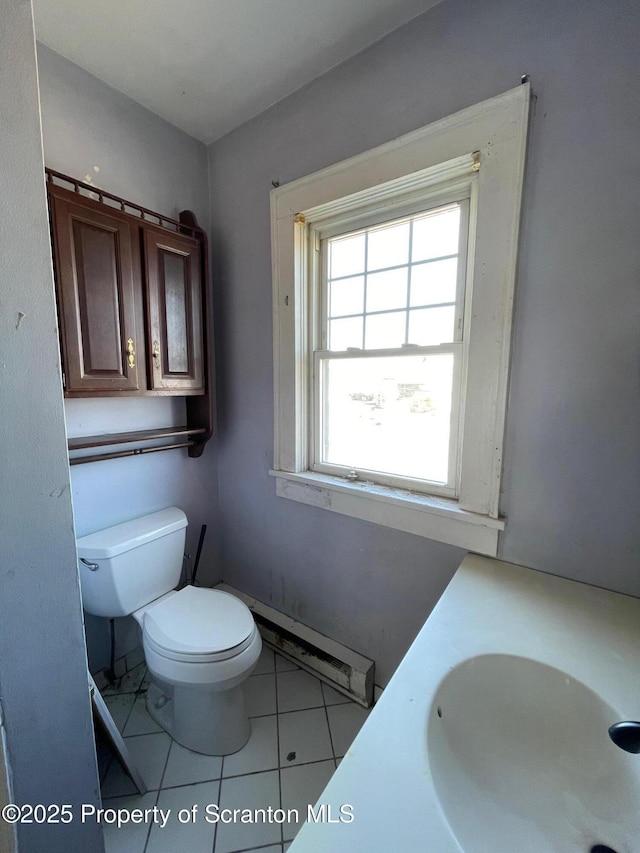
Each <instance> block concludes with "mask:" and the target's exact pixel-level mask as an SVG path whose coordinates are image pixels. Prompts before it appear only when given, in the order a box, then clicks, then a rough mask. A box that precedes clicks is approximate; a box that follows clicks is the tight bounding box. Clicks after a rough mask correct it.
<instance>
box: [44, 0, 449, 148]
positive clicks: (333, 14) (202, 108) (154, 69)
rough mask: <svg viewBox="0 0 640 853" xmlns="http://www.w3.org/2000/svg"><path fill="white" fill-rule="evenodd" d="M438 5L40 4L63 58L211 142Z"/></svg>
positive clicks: (183, 0) (199, 0) (143, 0)
mask: <svg viewBox="0 0 640 853" xmlns="http://www.w3.org/2000/svg"><path fill="white" fill-rule="evenodd" d="M437 2H439V0H33V6H34V13H35V24H36V35H37V38H38V40H39V41H42V42H44V43H45V44H47V45H48V46H49V47H51V48H52V49H53V50H55V51H56V52H57V53H60V54H62V55H63V56H65V57H66V58H67V59H70V60H71V61H72V62H74V63H76V64H77V65H80V66H81V67H82V68H84V69H86V70H87V71H89V72H91V74H94V75H95V76H96V77H99V78H100V79H101V80H104V82H105V83H108V84H109V85H110V86H112V87H113V88H114V89H118V90H119V91H120V92H124V94H126V95H128V96H129V97H130V98H133V100H135V101H137V102H138V103H140V104H142V105H143V106H145V107H147V109H149V110H151V111H152V112H154V113H156V114H157V115H159V116H162V117H163V118H164V119H166V120H167V121H170V122H171V123H172V124H175V125H176V126H177V127H179V128H181V129H182V130H184V131H186V132H187V133H189V134H190V135H191V136H194V137H196V138H197V139H200V140H202V141H203V142H206V143H209V142H212V141H214V140H215V139H218V138H219V137H221V136H223V135H224V134H225V133H228V132H229V131H230V130H232V129H233V128H234V127H237V126H239V125H240V124H243V123H244V122H245V121H247V120H248V119H250V118H252V117H253V116H255V115H258V114H259V113H261V112H262V111H263V110H265V109H266V108H267V107H269V106H271V105H272V104H274V103H276V102H277V101H279V100H281V99H282V98H284V97H286V95H289V94H290V93H291V92H294V91H295V90H296V89H299V88H300V87H301V86H304V85H305V84H306V83H308V82H310V81H311V80H313V79H314V78H315V77H317V76H318V75H320V74H322V73H324V72H325V71H328V70H329V69H330V68H332V67H333V66H335V65H337V64H339V63H340V62H342V61H343V60H345V59H347V58H348V57H349V56H353V54H355V53H358V52H359V51H360V50H362V49H363V48H365V47H367V46H368V45H370V44H373V43H374V42H376V41H378V39H380V38H382V36H384V35H385V34H386V33H388V32H391V31H392V30H394V29H396V28H397V27H399V26H401V25H402V24H404V23H406V22H407V21H409V20H411V19H412V18H414V17H415V16H416V15H419V14H420V13H421V12H423V11H425V10H426V9H429V8H431V7H432V6H434V5H435V4H436V3H437Z"/></svg>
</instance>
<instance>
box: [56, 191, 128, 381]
mask: <svg viewBox="0 0 640 853" xmlns="http://www.w3.org/2000/svg"><path fill="white" fill-rule="evenodd" d="M49 198H50V203H51V206H52V218H53V237H54V240H53V242H54V251H55V264H56V279H57V285H58V287H57V291H58V300H59V309H60V310H59V317H60V326H61V330H60V331H61V338H62V350H63V359H64V371H65V392H66V394H67V396H82V395H91V396H99V395H100V394H102V393H108V392H118V391H137V390H139V389H140V386H141V384H142V387H143V388H144V385H145V367H144V341H143V337H142V335H139V334H138V333H137V329H136V301H137V300H138V301H139V300H140V299H141V292H140V291H141V282H140V274H139V272H136V267H135V266H134V264H135V262H136V260H137V261H138V269H139V257H138V255H139V252H138V250H137V246H136V242H135V236H134V232H133V231H132V229H131V225H130V223H129V221H128V220H127V219H126V218H124V217H122V218H121V217H119V215H118V212H117V211H114V212H113V214H112V213H111V212H110V211H106V210H105V208H104V206H103V205H101V206H100V207H99V208H98V205H97V204H95V203H93V202H92V201H91V200H90V199H84V198H83V197H82V196H79V195H77V194H75V193H72V192H69V191H68V190H64V189H61V188H60V187H56V186H51V185H50V186H49ZM96 208H98V209H96ZM134 254H135V255H136V258H135V259H134ZM136 291H137V292H136Z"/></svg>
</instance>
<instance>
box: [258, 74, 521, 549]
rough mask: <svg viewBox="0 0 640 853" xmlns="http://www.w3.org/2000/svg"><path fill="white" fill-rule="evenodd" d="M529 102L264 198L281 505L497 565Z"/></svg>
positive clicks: (397, 144)
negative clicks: (300, 505) (396, 532)
mask: <svg viewBox="0 0 640 853" xmlns="http://www.w3.org/2000/svg"><path fill="white" fill-rule="evenodd" d="M528 104H529V87H528V85H524V86H521V87H518V89H515V90H512V91H511V92H507V93H506V94H504V95H501V96H499V97H497V98H494V99H492V100H491V101H487V102H484V103H483V104H479V105H477V106H475V107H471V108H470V109H468V110H464V111H463V112H461V113H457V114H456V115H454V116H451V117H450V118H448V119H444V120H443V121H441V122H437V123H436V124H434V125H430V126H428V127H427V128H423V129H421V130H419V131H416V132H414V133H412V134H409V135H408V136H406V137H402V138H401V139H399V140H395V141H394V142H392V143H389V144H387V145H384V146H381V147H380V148H377V149H374V150H373V151H369V152H366V153H365V154H363V155H360V156H359V157H356V158H353V159H352V160H348V161H345V162H344V163H340V164H338V165H336V166H334V167H331V168H329V169H325V170H324V171H322V172H319V173H316V174H314V175H311V176H309V177H307V178H302V179H300V180H299V181H294V182H293V183H291V184H288V185H286V186H283V187H280V188H278V189H276V190H274V192H273V193H272V244H273V270H274V331H275V335H274V344H275V347H274V350H275V351H274V359H275V459H274V470H273V471H272V474H273V475H274V476H275V477H276V491H277V493H278V494H279V495H281V496H282V497H286V498H290V499H293V500H300V501H303V502H305V503H310V504H313V505H315V506H321V507H324V508H326V509H329V510H332V511H335V512H341V513H346V514H349V515H352V516H355V517H357V518H362V519H365V520H368V521H373V522H375V523H379V524H383V525H387V526H390V527H395V528H398V529H401V530H406V531H408V532H411V533H416V534H418V535H422V536H427V537H430V538H433V539H437V540H440V541H444V542H449V543H451V544H456V545H459V546H461V547H464V548H467V549H469V550H474V551H478V552H480V553H485V554H491V555H495V554H496V552H497V542H498V534H499V531H500V530H502V529H503V528H504V520H503V519H501V518H500V517H499V488H500V475H501V469H502V437H503V431H504V417H505V408H506V393H507V378H508V359H509V344H510V333H511V313H512V302H513V289H514V281H515V264H516V247H517V236H518V225H519V211H520V196H521V188H522V175H523V168H524V150H525V141H526V129H527V117H528Z"/></svg>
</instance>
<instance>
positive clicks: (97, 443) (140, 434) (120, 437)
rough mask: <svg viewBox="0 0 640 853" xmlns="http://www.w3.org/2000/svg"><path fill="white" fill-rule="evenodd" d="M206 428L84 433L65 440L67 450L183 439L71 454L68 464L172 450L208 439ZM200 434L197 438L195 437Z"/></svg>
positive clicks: (192, 445) (189, 446)
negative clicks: (176, 439)
mask: <svg viewBox="0 0 640 853" xmlns="http://www.w3.org/2000/svg"><path fill="white" fill-rule="evenodd" d="M207 433H208V430H207V428H206V427H192V428H190V427H187V426H177V427H161V428H159V429H141V430H134V431H131V432H112V433H104V434H102V435H84V436H78V437H77V438H70V439H69V451H70V452H71V451H74V450H88V449H93V448H99V447H113V446H114V445H118V444H135V443H137V442H140V441H163V442H164V440H165V439H167V438H184V439H187V440H186V441H181V442H178V443H172V444H164V443H163V444H154V445H151V446H150V447H135V448H128V449H122V450H114V451H111V452H109V453H91V454H84V455H82V456H72V457H70V459H69V464H71V465H80V464H82V463H83V462H99V461H100V460H101V459H119V458H121V457H124V456H140V455H142V454H146V453H154V452H158V451H161V450H176V449H178V448H181V447H188V448H191V447H194V446H196V445H198V444H201V443H202V444H204V442H205V441H206V440H207V438H208V435H207ZM199 436H202V438H200V440H198V437H199Z"/></svg>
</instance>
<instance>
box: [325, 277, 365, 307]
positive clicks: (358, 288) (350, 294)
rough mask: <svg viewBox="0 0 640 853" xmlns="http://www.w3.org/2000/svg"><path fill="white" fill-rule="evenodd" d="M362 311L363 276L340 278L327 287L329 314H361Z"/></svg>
mask: <svg viewBox="0 0 640 853" xmlns="http://www.w3.org/2000/svg"><path fill="white" fill-rule="evenodd" d="M363 311H364V276H362V275H359V276H355V277H354V278H340V279H338V281H332V282H331V284H330V287H329V315H330V316H331V317H344V315H345V314H362V312H363Z"/></svg>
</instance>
